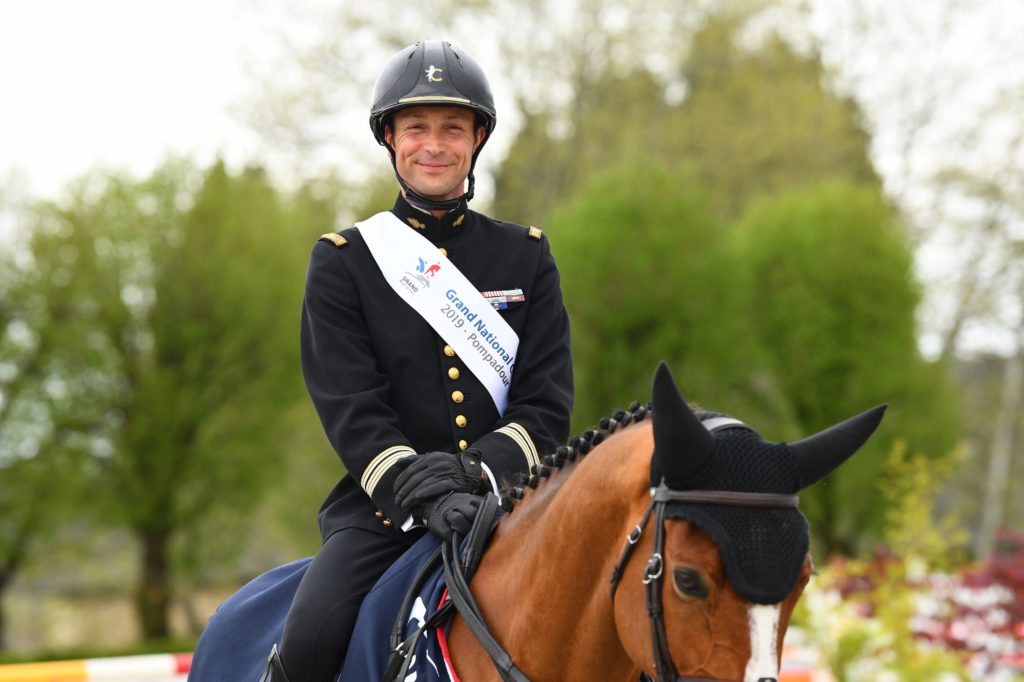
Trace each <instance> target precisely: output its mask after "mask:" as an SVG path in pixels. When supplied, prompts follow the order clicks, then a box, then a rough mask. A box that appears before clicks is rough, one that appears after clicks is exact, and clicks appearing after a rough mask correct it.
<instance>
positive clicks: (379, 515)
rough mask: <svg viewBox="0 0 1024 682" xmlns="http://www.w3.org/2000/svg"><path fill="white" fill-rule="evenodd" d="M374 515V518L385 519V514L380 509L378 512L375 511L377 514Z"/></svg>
mask: <svg viewBox="0 0 1024 682" xmlns="http://www.w3.org/2000/svg"><path fill="white" fill-rule="evenodd" d="M373 515H374V516H376V517H377V518H378V519H383V518H384V512H382V511H381V510H380V509H378V510H377V511H375V512H374V513H373Z"/></svg>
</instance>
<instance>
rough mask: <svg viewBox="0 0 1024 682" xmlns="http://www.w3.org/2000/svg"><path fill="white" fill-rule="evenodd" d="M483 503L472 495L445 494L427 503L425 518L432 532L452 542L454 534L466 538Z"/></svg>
mask: <svg viewBox="0 0 1024 682" xmlns="http://www.w3.org/2000/svg"><path fill="white" fill-rule="evenodd" d="M482 502H483V498H481V497H478V496H477V495H472V494H470V493H445V494H444V495H439V496H438V497H436V498H434V499H433V500H430V501H429V502H427V504H426V506H425V507H424V511H423V517H424V519H425V520H426V522H427V528H428V529H430V532H431V533H433V534H434V535H436V536H438V537H440V538H442V539H444V540H451V539H452V534H453V533H458V534H459V536H460V537H466V535H468V534H469V530H470V529H471V528H472V527H473V520H474V519H476V513H477V510H478V509H480V505H481V503H482Z"/></svg>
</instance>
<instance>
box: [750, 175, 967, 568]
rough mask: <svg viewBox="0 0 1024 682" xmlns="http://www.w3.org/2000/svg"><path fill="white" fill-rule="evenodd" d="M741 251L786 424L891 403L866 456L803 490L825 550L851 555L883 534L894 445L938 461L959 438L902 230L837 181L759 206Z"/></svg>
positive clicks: (816, 425) (799, 426)
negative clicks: (919, 311)
mask: <svg viewBox="0 0 1024 682" xmlns="http://www.w3.org/2000/svg"><path fill="white" fill-rule="evenodd" d="M735 248H736V254H737V255H736V257H737V263H738V268H737V271H736V277H737V285H738V286H741V287H742V288H743V289H744V290H745V291H746V292H748V294H747V296H746V300H747V302H748V305H749V308H748V310H747V311H746V316H748V317H749V319H750V320H751V323H752V325H753V328H754V330H755V334H756V336H757V338H758V341H759V346H760V347H761V349H762V351H763V353H764V357H765V358H766V359H767V363H768V367H769V369H770V371H771V373H772V375H773V376H774V377H775V378H776V385H777V387H778V393H777V396H776V400H777V401H778V404H779V406H780V412H781V414H783V415H787V416H788V417H789V418H790V420H791V422H790V424H791V428H794V429H795V432H796V433H798V434H810V433H813V432H815V431H817V430H819V429H821V428H824V427H826V426H828V425H830V424H832V423H835V422H837V421H839V420H841V419H844V418H846V417H849V416H852V415H853V414H855V413H857V412H860V411H862V410H864V409H866V408H868V407H870V406H872V405H874V404H878V403H882V402H886V403H889V404H890V409H889V413H888V415H887V417H886V419H885V422H884V423H883V426H882V429H881V432H880V435H879V436H876V437H875V438H874V439H872V441H871V442H870V443H869V444H868V445H867V446H866V447H865V452H863V453H861V454H859V455H858V456H857V457H855V458H854V459H853V460H851V462H849V463H848V464H847V465H846V466H844V467H843V468H842V469H840V470H839V471H837V472H836V473H835V474H833V475H831V476H829V477H828V478H826V479H825V481H823V482H822V483H819V484H818V485H815V486H814V487H812V488H811V489H809V490H808V491H805V492H804V493H803V494H802V500H803V502H802V507H803V509H804V510H805V512H806V513H807V514H808V516H809V517H810V518H811V520H812V528H813V530H814V532H815V536H816V538H817V540H818V541H819V542H820V544H821V546H822V548H823V549H824V550H825V551H826V552H831V551H833V550H843V551H845V552H848V553H849V552H852V551H854V550H855V549H857V547H858V544H859V541H863V540H865V539H869V538H872V537H874V538H877V537H878V534H879V531H880V529H881V527H882V524H883V521H884V512H885V505H884V504H882V503H881V501H880V500H879V495H878V494H875V493H872V494H868V492H869V491H875V489H876V486H877V485H878V479H879V476H881V475H882V472H883V470H884V463H885V453H887V452H888V451H889V449H890V447H891V444H892V441H893V439H894V438H896V437H900V438H903V439H905V440H906V442H907V444H908V446H909V447H910V448H911V451H912V452H914V453H918V452H921V453H924V454H926V455H928V456H930V457H941V456H944V455H946V454H948V453H949V452H950V450H951V448H952V447H953V445H954V442H955V440H956V437H957V431H958V419H957V411H956V407H955V401H954V399H953V395H952V390H951V385H950V382H949V380H948V378H947V377H946V374H945V372H944V371H943V369H942V366H941V365H936V364H930V363H927V362H926V361H925V360H924V359H923V358H922V357H921V355H920V352H919V351H918V348H917V343H916V337H915V310H916V307H917V304H918V302H919V299H920V294H919V291H918V286H917V284H916V282H915V281H914V277H913V268H912V256H911V252H910V249H909V246H908V244H907V238H906V235H905V233H904V231H903V229H902V228H901V226H900V224H899V223H898V222H897V220H896V219H895V214H894V212H893V210H892V208H891V207H890V206H889V205H887V204H886V202H885V201H884V200H883V198H882V197H881V195H880V193H879V192H878V191H877V190H876V189H872V188H867V187H857V186H854V185H850V184H847V183H830V184H825V185H821V186H817V187H814V188H808V189H803V190H789V191H786V192H783V193H781V194H779V195H777V196H774V197H767V198H764V199H762V200H760V201H758V202H756V203H755V204H754V205H753V206H752V207H751V208H750V210H749V211H748V212H747V213H746V215H745V216H744V217H743V219H742V220H741V221H740V223H739V224H738V226H737V227H736V231H735ZM794 435H796V434H794Z"/></svg>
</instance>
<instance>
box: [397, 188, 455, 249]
mask: <svg viewBox="0 0 1024 682" xmlns="http://www.w3.org/2000/svg"><path fill="white" fill-rule="evenodd" d="M391 212H392V213H394V214H395V215H396V216H397V217H398V219H399V220H401V221H402V222H403V223H405V224H406V225H409V226H410V227H412V228H414V229H416V230H417V231H418V232H419V233H420V234H422V235H423V236H424V237H426V238H427V239H429V240H430V241H432V242H438V241H444V240H446V239H451V238H453V237H456V236H458V235H459V234H461V233H462V232H464V231H465V230H466V229H467V228H468V227H469V220H468V218H469V208H468V206H467V205H466V202H465V201H463V202H460V203H459V206H458V208H455V209H453V210H451V211H449V212H448V213H446V214H445V215H443V216H442V217H440V218H435V217H434V215H433V214H432V213H429V212H427V211H424V210H421V209H419V208H416V207H415V206H413V205H412V204H410V203H409V201H408V200H407V199H406V198H405V196H404V195H403V194H401V193H399V194H398V198H397V199H395V205H394V207H393V208H392V209H391Z"/></svg>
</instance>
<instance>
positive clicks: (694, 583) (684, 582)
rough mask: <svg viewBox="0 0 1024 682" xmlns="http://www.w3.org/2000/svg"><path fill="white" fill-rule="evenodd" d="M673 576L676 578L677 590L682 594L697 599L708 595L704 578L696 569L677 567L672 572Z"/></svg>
mask: <svg viewBox="0 0 1024 682" xmlns="http://www.w3.org/2000/svg"><path fill="white" fill-rule="evenodd" d="M672 576H673V578H674V579H675V583H676V590H678V591H679V593H680V594H682V595H685V596H687V597H694V598H695V599H704V598H705V597H707V596H708V588H707V587H705V585H704V580H703V579H702V578H701V577H700V573H698V572H697V571H695V570H694V569H692V568H677V569H676V570H675V571H673V572H672Z"/></svg>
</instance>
